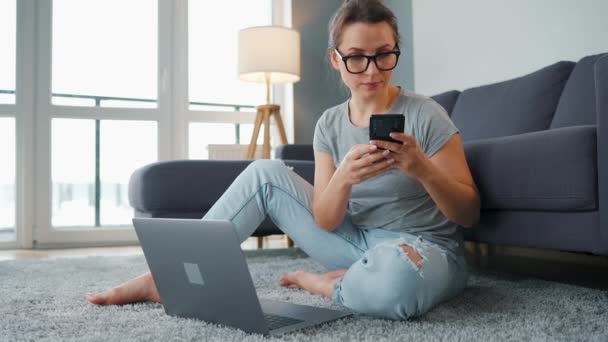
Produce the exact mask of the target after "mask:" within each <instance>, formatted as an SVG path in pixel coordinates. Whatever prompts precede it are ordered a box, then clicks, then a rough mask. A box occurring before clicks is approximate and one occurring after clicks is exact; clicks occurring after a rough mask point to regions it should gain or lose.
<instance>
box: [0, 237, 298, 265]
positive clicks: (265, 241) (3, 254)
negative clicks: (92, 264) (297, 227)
mask: <svg viewBox="0 0 608 342" xmlns="http://www.w3.org/2000/svg"><path fill="white" fill-rule="evenodd" d="M259 243H262V246H261V248H267V249H272V248H287V247H288V242H287V237H286V236H285V235H270V236H266V237H263V238H261V239H260V240H258V238H256V237H250V238H248V239H247V240H245V242H243V243H242V244H241V248H242V249H244V250H251V249H257V248H258V247H259ZM137 254H143V251H142V250H141V247H139V246H125V247H96V248H69V249H14V250H0V261H2V260H22V259H55V258H74V257H86V256H91V255H99V256H121V255H137Z"/></svg>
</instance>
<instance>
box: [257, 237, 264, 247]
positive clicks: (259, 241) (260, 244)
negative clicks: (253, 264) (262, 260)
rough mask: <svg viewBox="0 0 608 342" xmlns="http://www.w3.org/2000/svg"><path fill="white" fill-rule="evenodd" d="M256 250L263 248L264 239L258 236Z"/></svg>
mask: <svg viewBox="0 0 608 342" xmlns="http://www.w3.org/2000/svg"><path fill="white" fill-rule="evenodd" d="M257 238H258V239H257V240H258V249H260V248H264V237H263V236H258V237H257Z"/></svg>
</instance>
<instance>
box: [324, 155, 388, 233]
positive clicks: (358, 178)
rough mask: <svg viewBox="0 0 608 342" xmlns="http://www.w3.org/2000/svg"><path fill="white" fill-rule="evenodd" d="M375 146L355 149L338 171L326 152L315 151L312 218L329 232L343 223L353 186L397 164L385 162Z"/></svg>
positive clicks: (343, 161)
mask: <svg viewBox="0 0 608 342" xmlns="http://www.w3.org/2000/svg"><path fill="white" fill-rule="evenodd" d="M386 152H388V151H386ZM386 156H387V154H385V153H383V152H379V151H377V149H376V146H370V145H366V144H359V145H355V146H353V147H352V148H351V149H350V151H349V152H348V153H347V154H346V155H345V156H344V159H343V160H342V162H341V163H340V166H339V167H338V168H337V169H336V167H335V166H334V161H333V157H332V155H331V154H329V153H326V152H319V151H315V185H314V193H313V201H312V202H313V215H314V216H315V221H316V222H317V224H318V225H319V226H321V227H322V228H323V229H325V230H326V231H332V230H334V229H336V227H337V226H338V225H339V224H340V223H342V221H343V220H344V214H345V213H346V207H347V206H348V199H349V197H350V194H351V190H352V186H353V185H354V184H359V183H361V182H363V181H365V180H367V179H369V178H371V177H375V176H377V175H379V174H381V173H383V172H386V170H388V169H389V168H390V167H391V164H392V163H393V162H394V160H393V159H392V158H389V159H386V158H385V157H386Z"/></svg>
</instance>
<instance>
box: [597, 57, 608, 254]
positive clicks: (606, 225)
mask: <svg viewBox="0 0 608 342" xmlns="http://www.w3.org/2000/svg"><path fill="white" fill-rule="evenodd" d="M594 76H595V101H596V106H595V108H596V110H597V170H598V206H599V214H600V215H599V216H600V218H599V220H600V222H599V227H600V232H599V234H600V238H601V240H602V241H600V244H599V245H600V246H603V252H604V253H608V54H607V55H605V56H603V57H601V58H600V59H598V60H597V61H596V62H595V66H594Z"/></svg>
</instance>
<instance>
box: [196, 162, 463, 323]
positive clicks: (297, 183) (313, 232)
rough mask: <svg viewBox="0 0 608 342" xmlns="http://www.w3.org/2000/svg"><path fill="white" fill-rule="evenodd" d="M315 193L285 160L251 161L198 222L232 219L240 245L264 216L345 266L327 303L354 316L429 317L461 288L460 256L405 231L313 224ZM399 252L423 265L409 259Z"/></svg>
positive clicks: (331, 265) (325, 260)
mask: <svg viewBox="0 0 608 342" xmlns="http://www.w3.org/2000/svg"><path fill="white" fill-rule="evenodd" d="M312 196H313V186H312V185H311V184H310V183H308V182H307V181H306V180H305V179H303V178H302V177H300V176H299V175H298V174H296V173H295V172H294V171H292V170H291V169H290V168H288V167H287V166H286V165H285V163H284V162H283V161H282V160H265V159H260V160H255V161H253V162H252V163H251V164H249V165H248V166H247V168H245V169H244V170H243V172H241V174H239V176H238V177H237V178H236V179H235V180H234V181H233V182H232V184H231V185H230V186H229V187H228V189H227V190H226V191H225V192H224V194H223V195H222V196H221V197H220V198H219V199H218V201H217V202H216V203H215V204H214V205H213V207H211V209H209V211H208V212H207V214H206V215H205V216H204V217H203V220H205V219H216V220H230V221H231V222H232V223H233V224H234V226H235V228H236V233H237V236H238V237H239V240H240V242H243V241H245V239H247V238H248V237H249V236H251V235H252V234H253V232H254V231H255V230H256V228H257V227H258V226H259V225H260V224H261V223H262V221H263V220H264V218H265V217H266V215H268V216H269V217H270V218H271V219H272V221H273V222H274V223H275V224H276V225H277V227H279V228H280V229H281V231H283V232H284V233H285V234H287V235H288V236H289V237H290V238H291V239H292V240H293V241H294V242H295V243H296V244H297V245H298V246H299V247H300V249H302V250H303V251H304V252H305V253H306V254H308V255H309V256H310V257H311V258H312V259H314V260H316V261H317V262H319V263H321V264H322V265H323V266H324V267H325V268H327V269H328V270H337V269H348V271H347V272H346V273H345V274H344V275H343V276H342V278H340V279H339V280H338V281H337V282H336V284H335V287H334V291H333V294H332V300H333V301H334V302H336V303H338V304H341V305H343V306H345V307H347V308H349V309H351V310H353V311H355V312H358V313H362V314H368V315H371V316H376V317H382V318H388V319H394V320H403V319H407V318H410V317H414V316H419V315H422V314H424V313H426V312H427V311H429V310H430V309H431V308H432V307H434V306H435V305H437V304H438V303H440V302H443V301H445V300H448V299H450V298H452V297H454V296H456V295H458V294H459V293H460V292H462V290H463V289H464V287H465V286H466V281H467V270H466V264H465V263H464V259H462V260H458V259H459V258H463V257H462V256H454V255H453V253H448V252H446V250H445V249H443V248H442V247H440V246H439V245H437V244H433V243H431V242H429V241H427V240H424V239H422V238H421V237H419V236H416V235H412V234H409V233H404V232H394V231H388V230H384V229H367V230H366V229H360V228H358V227H357V226H356V225H355V224H353V222H352V221H351V220H350V217H349V215H345V219H344V221H343V222H342V223H341V224H340V225H339V226H338V227H337V228H336V229H335V230H333V231H331V232H327V231H325V230H323V229H322V228H321V227H319V226H318V225H317V223H316V222H315V219H314V216H313V213H312ZM407 246H409V247H407ZM404 248H407V249H410V251H411V249H413V250H414V251H415V252H416V253H417V254H418V255H417V256H416V257H417V258H418V259H420V257H421V258H422V260H417V261H418V262H414V260H416V259H415V258H414V257H413V256H411V255H408V253H406V251H405V250H404Z"/></svg>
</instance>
